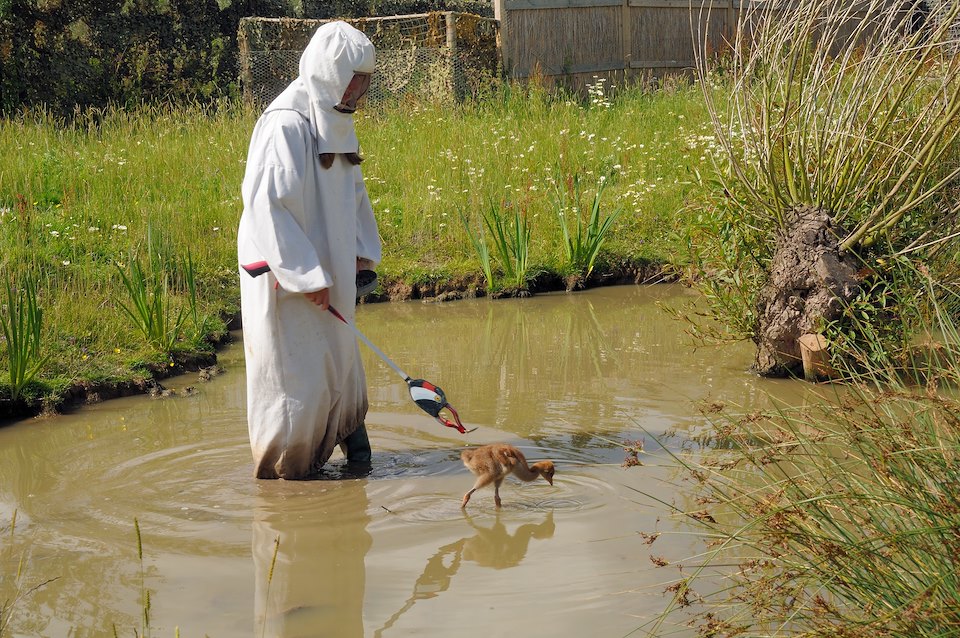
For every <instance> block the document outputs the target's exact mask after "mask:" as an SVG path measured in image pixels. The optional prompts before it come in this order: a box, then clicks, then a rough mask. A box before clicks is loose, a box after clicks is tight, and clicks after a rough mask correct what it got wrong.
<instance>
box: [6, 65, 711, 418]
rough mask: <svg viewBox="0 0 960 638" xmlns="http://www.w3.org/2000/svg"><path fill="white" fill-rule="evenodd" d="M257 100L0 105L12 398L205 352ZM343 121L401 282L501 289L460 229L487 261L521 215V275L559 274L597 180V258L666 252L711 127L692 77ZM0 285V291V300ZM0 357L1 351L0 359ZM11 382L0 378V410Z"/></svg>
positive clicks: (627, 263) (646, 257) (391, 281)
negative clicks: (20, 342)
mask: <svg viewBox="0 0 960 638" xmlns="http://www.w3.org/2000/svg"><path fill="white" fill-rule="evenodd" d="M256 116H257V113H255V112H253V111H252V110H250V109H247V108H244V107H242V106H240V105H237V104H225V105H221V106H220V107H219V108H209V107H207V108H200V107H177V108H165V107H144V108H142V109H139V110H135V111H103V112H100V111H94V112H90V113H87V114H85V115H83V116H81V117H78V118H77V119H75V120H73V121H71V122H64V121H60V120H57V119H55V118H52V117H50V116H48V115H46V114H44V113H37V112H32V113H26V114H23V115H22V116H20V117H17V118H15V119H7V120H4V121H2V122H0V157H2V158H3V160H0V273H2V276H0V278H5V279H6V281H9V282H11V284H12V286H13V290H14V291H17V290H20V289H22V288H23V287H24V282H26V281H32V282H34V283H35V285H36V301H37V308H38V309H39V310H40V311H41V312H42V327H41V328H40V331H39V343H40V347H39V353H38V354H37V358H38V361H42V366H41V367H40V368H39V370H38V373H37V375H36V377H35V382H33V383H26V384H25V387H24V388H23V392H22V397H23V400H22V401H21V402H20V403H19V405H20V407H21V408H23V407H24V406H28V407H29V409H31V410H32V409H34V408H35V407H36V406H38V405H40V403H41V402H44V401H45V402H46V403H47V404H48V405H49V406H52V407H56V405H57V404H58V403H60V402H61V401H62V400H63V399H64V397H66V396H67V394H68V391H69V389H70V388H71V387H74V388H75V387H76V386H77V384H83V383H100V384H107V385H109V384H121V383H129V382H131V381H132V380H136V379H143V378H148V377H151V376H157V375H161V374H162V371H163V370H164V369H170V370H173V371H176V370H180V369H182V368H183V366H184V365H190V363H189V362H190V361H193V362H197V361H206V360H207V359H204V358H202V357H201V358H200V359H198V358H197V356H198V355H203V354H204V353H209V352H211V351H212V350H213V344H214V343H215V342H216V339H217V338H218V337H219V336H222V335H223V334H224V333H225V330H226V324H225V321H226V318H228V317H230V316H232V315H234V314H235V313H236V311H237V308H238V304H239V292H238V283H237V282H238V275H237V269H236V256H235V241H236V235H235V232H236V224H237V220H238V219H239V215H240V212H241V202H240V190H239V189H240V183H241V180H242V176H243V169H244V164H245V159H246V151H247V143H248V141H249V136H250V132H251V130H252V128H253V125H254V122H255V120H256ZM357 126H358V133H359V136H360V139H361V141H362V145H363V146H362V152H363V154H364V155H365V156H366V158H367V161H366V162H365V164H364V170H365V175H366V177H367V185H368V189H369V191H370V195H371V199H372V201H373V203H374V209H375V211H376V213H377V217H378V220H379V224H380V229H381V234H382V237H383V241H384V249H385V258H384V262H383V263H382V264H381V266H380V268H379V272H380V275H381V280H382V281H383V282H384V283H385V284H386V285H387V286H390V287H391V289H392V290H395V291H396V293H395V294H397V295H399V296H403V294H404V292H406V294H410V293H411V291H415V290H417V287H423V288H427V289H429V288H430V287H431V286H434V287H437V285H438V284H439V283H443V282H454V285H460V286H464V285H468V284H473V283H477V282H479V285H480V288H481V291H482V290H483V289H484V287H485V286H486V287H489V288H491V289H493V288H495V287H499V286H500V285H501V283H502V282H500V281H499V280H498V281H493V282H491V281H489V280H488V278H485V276H484V268H483V267H482V264H481V260H480V259H479V258H478V254H477V252H476V249H475V244H474V243H473V242H472V241H471V238H470V235H471V233H468V232H467V228H468V227H469V228H470V229H471V232H472V233H473V235H474V237H475V238H477V237H479V238H481V239H483V237H484V236H486V242H487V243H488V244H489V245H491V246H492V248H491V249H490V250H491V252H492V266H491V270H492V271H493V273H494V277H497V276H499V274H500V272H501V270H502V269H501V268H500V267H498V266H497V262H496V257H497V256H498V255H497V251H496V244H495V243H494V242H493V240H492V238H493V236H492V235H491V233H490V229H491V228H494V227H495V224H496V223H497V222H502V223H503V224H504V227H505V228H508V229H509V227H510V225H511V224H513V223H514V222H516V221H518V220H519V221H521V222H522V223H523V224H525V225H526V227H527V231H528V235H527V237H526V238H525V246H524V247H523V248H524V250H525V262H524V266H525V272H524V273H523V275H524V277H525V278H526V281H528V282H529V281H536V279H537V278H538V277H539V278H541V279H542V278H543V277H557V278H562V277H564V276H569V275H571V274H576V273H575V272H573V271H574V270H575V268H574V266H573V265H571V263H570V260H569V258H568V257H567V256H566V254H565V252H564V235H563V232H562V229H561V226H560V221H559V220H560V217H559V216H558V214H557V213H558V207H561V206H565V208H566V210H567V220H568V224H569V223H571V220H570V215H571V212H570V211H571V210H572V207H571V204H572V200H573V199H574V197H575V195H576V193H578V192H579V196H580V199H581V200H582V205H583V208H584V211H583V214H588V213H589V208H590V203H591V202H592V201H593V199H594V198H595V196H596V193H597V190H598V188H599V186H600V185H601V184H602V185H603V192H602V198H600V200H599V215H600V218H601V219H603V218H605V217H607V216H609V215H610V214H611V213H613V212H614V211H615V210H618V209H619V211H620V212H619V215H618V216H617V217H616V220H615V222H614V224H613V225H612V226H611V230H610V231H609V232H608V233H607V235H606V241H605V243H604V244H603V246H602V247H601V250H600V254H599V256H598V257H597V262H596V263H597V266H596V268H595V272H602V271H603V270H604V269H607V270H610V269H611V268H619V269H623V268H627V269H629V268H636V267H639V266H642V265H643V264H645V263H650V262H671V261H675V259H676V255H677V248H678V247H677V245H676V243H675V242H674V231H675V230H676V229H677V228H678V227H679V226H680V225H682V224H683V223H684V221H683V220H684V216H685V213H684V201H685V198H686V197H687V196H688V194H689V193H690V192H691V188H692V182H693V178H692V176H693V174H694V171H695V170H696V169H697V167H699V166H701V165H702V164H703V161H704V156H703V153H704V149H705V148H706V146H707V145H708V144H709V143H710V139H709V136H708V133H707V127H708V118H707V115H706V113H705V110H704V108H703V102H702V98H701V96H700V94H699V92H698V90H697V89H696V88H695V87H691V86H677V87H675V88H673V89H667V90H663V91H659V92H656V93H649V92H644V91H640V90H634V91H626V92H623V93H622V94H620V95H619V96H617V97H616V98H611V96H609V95H608V94H607V92H606V91H604V87H603V85H602V84H600V85H598V86H597V87H596V88H595V89H594V90H593V91H592V93H591V96H590V99H588V100H574V99H568V98H566V97H563V96H560V97H557V96H550V95H548V94H547V93H546V92H544V91H542V90H540V89H538V88H536V87H533V88H531V89H528V90H519V89H515V88H510V87H506V88H504V89H502V90H499V91H498V92H495V93H494V94H491V95H490V96H488V97H487V98H485V99H483V100H481V101H479V102H475V103H470V104H467V105H463V106H460V107H455V108H453V107H449V106H446V105H440V104H437V105H433V104H408V105H401V106H396V107H391V108H390V109H384V110H379V111H378V110H374V109H369V110H367V111H366V112H364V113H362V114H361V115H360V116H358V124H357ZM574 184H576V185H578V186H579V188H578V189H574V188H573V185H574ZM557 187H559V188H560V190H559V191H558V190H557ZM561 193H562V194H561ZM563 197H566V200H563V201H564V203H563V204H560V203H558V202H560V201H562V198H563ZM484 218H486V220H487V221H484ZM490 222H493V223H494V226H490V225H489V223H490ZM583 223H584V224H586V222H583ZM568 228H569V227H568ZM137 268H139V269H140V270H142V271H143V273H144V279H143V282H142V283H143V286H141V288H140V290H139V293H140V294H141V297H142V299H143V300H145V301H146V302H147V303H148V305H149V304H152V303H153V302H154V301H156V307H157V314H158V315H159V318H160V319H161V320H163V319H164V317H165V318H166V323H164V325H163V326H161V332H162V331H163V330H166V333H167V334H166V337H167V338H157V339H153V340H152V343H151V338H150V337H149V332H148V330H146V329H145V328H144V326H142V325H140V326H138V322H137V321H135V320H134V319H135V318H136V316H134V317H133V318H131V316H129V315H128V313H127V312H126V311H125V310H124V308H123V306H127V307H128V308H133V309H134V315H136V314H137V312H136V304H135V303H134V296H135V294H133V293H136V292H137V290H136V288H135V287H134V289H133V293H131V289H129V287H127V286H125V285H124V278H125V277H126V278H128V279H131V278H132V275H133V274H135V273H136V269H137ZM133 279H134V280H135V278H133ZM154 284H156V286H157V287H153V286H154ZM191 291H193V292H194V293H195V294H194V295H191ZM0 296H2V295H0ZM4 301H6V302H7V303H3V302H4ZM10 301H11V300H7V299H5V298H4V299H3V300H0V305H5V306H8V312H9V306H10V305H11V304H10V303H9V302H10ZM12 301H13V302H14V304H13V305H16V303H17V300H16V298H14V299H12ZM181 311H182V312H183V315H182V316H181V314H180V313H181ZM178 319H179V320H180V321H178ZM140 323H141V324H142V323H143V322H142V321H141V322H140ZM170 331H173V332H174V334H173V335H172V338H171V336H170ZM161 337H162V335H161ZM10 363H11V361H10V355H9V353H8V350H7V349H6V348H0V370H4V371H5V370H7V369H8V367H9V366H10ZM11 389H12V388H11V384H10V383H9V380H8V379H7V378H6V377H5V378H4V379H3V380H2V381H0V402H2V403H0V405H6V406H7V413H8V414H9V413H11V410H14V409H15V408H16V406H15V405H14V402H11V401H10V400H9V398H10V396H11ZM4 399H6V400H5V401H4Z"/></svg>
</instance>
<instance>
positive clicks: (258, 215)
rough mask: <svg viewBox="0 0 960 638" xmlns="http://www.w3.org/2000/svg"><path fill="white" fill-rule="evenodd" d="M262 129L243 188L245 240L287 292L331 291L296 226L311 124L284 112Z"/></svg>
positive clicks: (301, 209)
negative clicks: (248, 239) (250, 243)
mask: <svg viewBox="0 0 960 638" xmlns="http://www.w3.org/2000/svg"><path fill="white" fill-rule="evenodd" d="M259 127H264V130H263V131H260V132H259V133H260V134H259V135H255V137H256V139H258V140H259V141H258V142H257V146H258V147H259V148H254V149H252V150H251V154H250V157H251V159H250V160H249V161H250V162H253V163H252V164H248V166H247V173H246V176H245V177H244V182H243V191H244V193H243V195H244V203H245V206H246V210H245V214H244V219H243V223H245V224H248V225H249V227H248V228H247V229H245V230H246V233H245V235H246V236H247V237H249V238H250V240H251V241H252V243H253V245H254V246H255V250H256V252H257V254H258V255H259V257H260V259H262V260H264V261H266V262H267V265H268V266H269V267H270V271H271V272H272V273H273V275H274V276H275V277H276V278H277V281H278V282H279V284H280V286H281V287H282V288H283V289H284V290H287V291H289V292H302V293H307V292H317V291H320V290H322V289H326V288H329V287H330V286H331V285H332V283H333V280H332V278H331V277H330V275H329V274H328V273H327V272H326V271H325V270H324V268H323V267H322V266H321V265H320V258H319V256H318V255H317V251H316V249H315V248H314V246H313V244H312V243H311V242H310V239H309V238H308V237H307V235H306V234H305V233H304V231H303V228H301V226H300V224H299V222H298V221H297V220H298V219H301V218H303V217H304V176H305V175H306V174H307V162H309V161H310V160H311V155H310V154H311V152H312V144H311V143H310V141H311V137H310V133H309V128H308V127H309V123H308V122H306V121H305V120H303V118H301V117H300V116H299V115H296V114H295V113H292V112H285V111H280V112H277V113H275V114H272V116H271V117H270V119H269V120H266V121H264V122H262V123H261V124H260V125H259V126H258V128H259ZM314 302H315V303H317V302H316V301H314ZM320 305H323V304H320Z"/></svg>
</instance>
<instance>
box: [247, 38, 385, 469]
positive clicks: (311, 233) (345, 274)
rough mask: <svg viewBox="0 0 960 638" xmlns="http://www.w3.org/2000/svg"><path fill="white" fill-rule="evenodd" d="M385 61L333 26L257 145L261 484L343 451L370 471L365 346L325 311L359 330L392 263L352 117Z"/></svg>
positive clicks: (254, 324)
mask: <svg viewBox="0 0 960 638" xmlns="http://www.w3.org/2000/svg"><path fill="white" fill-rule="evenodd" d="M374 56H375V53H374V48H373V45H372V44H371V43H370V40H368V39H367V37H366V36H365V35H364V34H363V33H361V32H360V31H358V30H357V29H354V28H353V27H351V26H349V25H347V24H346V23H344V22H330V23H327V24H324V25H323V26H321V27H320V28H319V29H318V30H317V32H316V33H315V34H314V35H313V38H312V39H311V40H310V43H309V44H308V45H307V47H306V49H305V50H304V52H303V55H302V56H301V58H300V75H299V77H298V78H297V79H296V80H294V81H293V82H292V83H291V84H290V85H289V86H288V87H287V88H286V90H284V92H283V93H281V94H280V96H279V97H278V98H277V99H276V100H274V101H273V102H272V103H271V104H270V106H268V107H267V109H266V110H265V111H264V113H263V115H262V116H261V117H260V119H259V121H258V122H257V125H256V127H255V128H254V131H253V135H252V138H251V140H250V149H249V152H248V156H247V167H246V174H245V175H244V179H243V188H242V192H243V206H244V208H243V215H242V217H241V219H240V226H239V229H238V252H239V258H240V264H241V265H243V266H244V269H243V271H245V272H241V279H240V280H241V286H240V293H241V308H242V316H243V332H244V354H245V357H246V367H247V420H248V427H249V432H250V446H251V449H252V452H253V458H254V465H255V468H254V472H255V475H256V476H257V478H278V477H279V478H287V479H297V478H304V477H306V476H309V475H310V474H313V473H315V472H317V471H318V470H319V469H320V467H321V466H322V465H323V464H324V463H325V462H326V461H327V459H329V458H330V455H331V454H332V453H333V449H334V448H335V447H336V446H337V445H338V444H342V446H343V447H344V452H345V453H346V455H347V460H348V461H351V462H359V463H369V461H370V444H369V441H368V439H367V434H366V428H365V426H364V418H365V416H366V412H367V391H366V378H365V375H364V371H363V366H362V365H361V362H360V356H359V350H358V346H357V343H356V340H355V339H354V337H353V335H352V334H351V333H350V331H349V330H346V329H344V327H343V326H342V325H339V324H338V322H337V319H336V318H335V317H334V316H333V315H332V314H331V313H329V312H326V310H327V307H328V306H329V305H333V306H334V307H335V308H336V309H337V310H338V311H339V312H340V313H341V314H342V315H343V316H344V317H346V318H347V320H348V321H351V320H352V319H353V314H354V305H355V304H354V302H355V296H356V274H357V272H358V271H359V270H360V269H364V270H367V269H370V268H372V267H373V266H374V265H375V263H376V262H378V261H379V260H380V257H381V247H380V240H379V235H378V234H377V224H376V220H375V219H374V215H373V210H372V208H371V206H370V200H369V198H368V196H367V191H366V187H365V185H364V181H363V175H362V174H361V172H360V166H359V164H360V162H361V161H362V160H361V158H360V156H359V155H358V151H359V144H358V142H357V136H356V133H355V131H354V124H353V116H352V113H353V111H354V110H355V109H356V103H357V100H358V99H359V98H360V97H361V96H362V95H363V93H364V92H365V91H366V89H367V87H368V86H369V83H370V73H371V72H372V71H373V68H374ZM255 270H259V272H264V273H266V276H255V277H251V276H249V274H247V273H252V272H254V271H255ZM259 272H258V274H259Z"/></svg>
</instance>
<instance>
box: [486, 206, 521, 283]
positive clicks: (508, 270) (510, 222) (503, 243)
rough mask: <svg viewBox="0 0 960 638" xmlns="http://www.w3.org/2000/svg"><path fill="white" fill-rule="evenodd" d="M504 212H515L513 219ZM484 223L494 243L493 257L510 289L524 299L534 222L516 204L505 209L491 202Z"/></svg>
mask: <svg viewBox="0 0 960 638" xmlns="http://www.w3.org/2000/svg"><path fill="white" fill-rule="evenodd" d="M503 208H507V209H509V210H512V211H513V215H510V214H509V213H507V212H505V211H504V210H503ZM483 222H484V224H486V227H487V230H488V231H489V233H490V238H491V240H492V241H493V248H494V250H493V256H494V259H496V261H497V263H498V264H499V265H500V269H501V270H502V272H503V280H504V283H505V284H506V287H507V288H509V289H510V290H511V291H512V292H514V293H515V294H518V295H522V294H523V293H524V292H525V291H526V290H527V283H528V281H529V279H530V219H529V218H528V217H527V214H526V212H525V211H523V210H521V207H520V206H518V205H516V204H512V203H507V204H506V205H505V206H503V207H501V205H500V204H498V203H497V202H495V201H493V200H490V202H489V205H488V206H487V210H486V213H485V214H484V216H483Z"/></svg>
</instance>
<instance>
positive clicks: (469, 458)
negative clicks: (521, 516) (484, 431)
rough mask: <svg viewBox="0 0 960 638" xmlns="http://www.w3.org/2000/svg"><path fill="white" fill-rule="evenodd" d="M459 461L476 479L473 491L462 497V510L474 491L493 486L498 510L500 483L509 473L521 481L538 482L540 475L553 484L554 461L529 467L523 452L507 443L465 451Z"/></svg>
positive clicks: (542, 462) (541, 462) (539, 462)
mask: <svg viewBox="0 0 960 638" xmlns="http://www.w3.org/2000/svg"><path fill="white" fill-rule="evenodd" d="M460 460H462V461H463V464H464V465H465V466H466V467H467V469H468V470H470V471H471V472H473V473H474V474H475V475H476V477H477V481H476V483H474V484H473V488H472V489H471V490H470V491H469V492H467V493H466V494H464V495H463V503H461V504H460V507H466V506H467V502H468V501H469V500H470V497H471V496H472V495H473V493H474V492H476V491H477V490H479V489H480V488H481V487H485V486H487V485H490V484H491V483H493V498H494V500H495V501H496V503H497V507H498V508H499V507H500V484H501V483H503V479H505V478H506V477H507V475H508V474H513V475H514V476H516V477H517V478H518V479H520V480H521V481H535V480H536V479H537V477H538V476H542V477H543V478H545V479H546V481H547V483H549V484H550V485H553V470H554V468H553V461H538V462H536V463H534V464H533V465H527V459H526V458H525V457H524V456H523V452H521V451H520V450H518V449H517V448H515V447H514V446H512V445H508V444H506V443H493V444H491V445H482V446H480V447H475V448H469V449H466V450H464V451H463V452H461V453H460Z"/></svg>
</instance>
